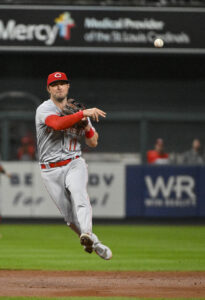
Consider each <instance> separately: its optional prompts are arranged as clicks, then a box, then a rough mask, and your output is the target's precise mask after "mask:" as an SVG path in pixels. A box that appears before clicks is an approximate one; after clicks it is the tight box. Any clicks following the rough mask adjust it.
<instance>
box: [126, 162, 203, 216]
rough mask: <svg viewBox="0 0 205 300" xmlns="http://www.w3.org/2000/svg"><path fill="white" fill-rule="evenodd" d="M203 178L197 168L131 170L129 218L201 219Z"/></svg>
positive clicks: (178, 167)
mask: <svg viewBox="0 0 205 300" xmlns="http://www.w3.org/2000/svg"><path fill="white" fill-rule="evenodd" d="M201 174H204V172H201V168H200V167H194V166H192V167H191V166H190V167H182V166H141V167H138V166H128V167H127V215H128V216H148V217H161V216H162V217H185V216H186V217H187V216H192V217H194V216H199V211H200V210H199V208H200V207H203V209H204V205H202V202H204V201H203V199H202V197H201V195H202V194H203V193H204V191H203V185H200V182H201V179H200V178H201ZM202 191H203V192H202Z"/></svg>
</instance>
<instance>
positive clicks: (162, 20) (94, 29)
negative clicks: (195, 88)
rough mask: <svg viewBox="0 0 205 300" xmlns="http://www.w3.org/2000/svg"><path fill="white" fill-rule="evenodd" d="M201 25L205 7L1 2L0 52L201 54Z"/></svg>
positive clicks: (203, 49) (204, 47) (204, 23)
mask: <svg viewBox="0 0 205 300" xmlns="http://www.w3.org/2000/svg"><path fill="white" fill-rule="evenodd" d="M204 27H205V9H203V8H200V9H196V8H195V9H190V8H183V9H182V8H142V7H141V8H139V7H138V8H137V7H100V6H99V7H90V6H89V7H83V6H80V7H76V6H23V5H21V6H15V5H12V6H6V5H1V6H0V51H21V50H26V49H27V50H28V51H64V52H68V51H71V52H78V51H79V52H127V53H129V52H132V53H137V52H142V53H144V52H151V53H159V52H162V53H205V41H204V39H203V38H201V37H202V36H203V35H204V32H203V28H204ZM156 38H161V39H162V40H163V41H164V47H163V48H161V49H156V48H155V47H154V40H155V39H156Z"/></svg>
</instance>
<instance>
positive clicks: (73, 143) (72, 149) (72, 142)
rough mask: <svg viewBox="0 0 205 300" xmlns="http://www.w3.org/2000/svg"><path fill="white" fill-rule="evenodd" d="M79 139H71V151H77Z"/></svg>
mask: <svg viewBox="0 0 205 300" xmlns="http://www.w3.org/2000/svg"><path fill="white" fill-rule="evenodd" d="M76 144H77V139H70V144H69V151H75V148H76Z"/></svg>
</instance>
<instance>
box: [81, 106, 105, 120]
mask: <svg viewBox="0 0 205 300" xmlns="http://www.w3.org/2000/svg"><path fill="white" fill-rule="evenodd" d="M83 115H84V116H85V117H90V118H92V119H93V120H94V121H97V122H99V116H101V117H103V118H105V117H106V112H104V111H103V110H101V109H98V108H96V107H94V108H89V109H85V110H83Z"/></svg>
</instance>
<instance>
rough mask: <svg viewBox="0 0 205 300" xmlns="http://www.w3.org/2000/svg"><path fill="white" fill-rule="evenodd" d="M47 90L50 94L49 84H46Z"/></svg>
mask: <svg viewBox="0 0 205 300" xmlns="http://www.w3.org/2000/svg"><path fill="white" fill-rule="evenodd" d="M46 89H47V92H48V93H49V94H50V87H49V86H47V88H46Z"/></svg>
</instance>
